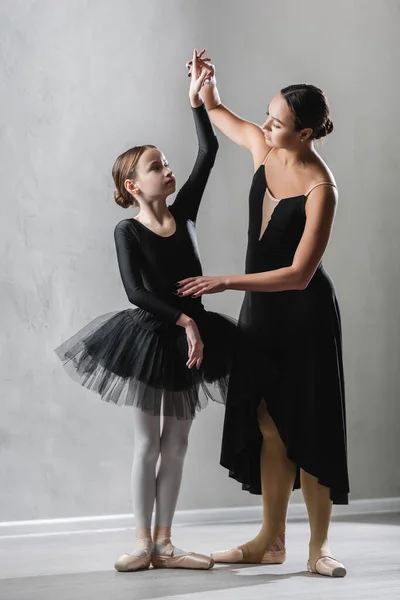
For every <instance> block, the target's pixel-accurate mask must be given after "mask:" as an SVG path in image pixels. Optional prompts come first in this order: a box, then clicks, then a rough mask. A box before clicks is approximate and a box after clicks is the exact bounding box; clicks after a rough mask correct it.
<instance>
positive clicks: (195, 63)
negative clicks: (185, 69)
mask: <svg viewBox="0 0 400 600" xmlns="http://www.w3.org/2000/svg"><path fill="white" fill-rule="evenodd" d="M203 53H204V50H202V51H201V52H200V56H202V54H203ZM191 73H192V76H191V79H190V88H189V96H190V97H191V98H193V97H196V96H198V95H199V94H200V90H201V88H202V86H203V83H204V80H205V78H206V77H207V69H206V68H204V67H203V68H202V65H200V62H199V60H198V55H197V50H196V49H194V50H193V59H192V68H191Z"/></svg>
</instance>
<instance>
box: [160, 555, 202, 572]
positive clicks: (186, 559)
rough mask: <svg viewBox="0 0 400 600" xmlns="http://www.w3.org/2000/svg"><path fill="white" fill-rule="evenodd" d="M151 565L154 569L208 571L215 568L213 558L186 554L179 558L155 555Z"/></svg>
mask: <svg viewBox="0 0 400 600" xmlns="http://www.w3.org/2000/svg"><path fill="white" fill-rule="evenodd" d="M151 563H152V565H153V567H154V569H203V570H205V571H208V570H209V569H212V568H213V566H214V560H213V559H212V558H211V556H205V555H204V554H196V553H195V552H186V554H178V556H165V555H157V554H153V556H152V557H151Z"/></svg>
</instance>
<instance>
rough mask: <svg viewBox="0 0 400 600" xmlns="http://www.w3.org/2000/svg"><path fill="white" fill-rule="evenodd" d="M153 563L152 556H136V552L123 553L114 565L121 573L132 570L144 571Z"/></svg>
mask: <svg viewBox="0 0 400 600" xmlns="http://www.w3.org/2000/svg"><path fill="white" fill-rule="evenodd" d="M150 564H151V556H135V555H134V554H123V555H122V556H120V557H119V558H118V559H117V560H116V562H115V565H114V568H115V569H116V570H117V571H119V572H120V573H128V572H130V571H144V570H145V569H148V568H149V567H150Z"/></svg>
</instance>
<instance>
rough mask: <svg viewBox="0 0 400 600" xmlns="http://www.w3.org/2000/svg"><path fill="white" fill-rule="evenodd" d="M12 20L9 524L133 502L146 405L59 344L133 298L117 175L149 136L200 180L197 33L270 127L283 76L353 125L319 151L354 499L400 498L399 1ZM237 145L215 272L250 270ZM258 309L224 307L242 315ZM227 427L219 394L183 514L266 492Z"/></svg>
mask: <svg viewBox="0 0 400 600" xmlns="http://www.w3.org/2000/svg"><path fill="white" fill-rule="evenodd" d="M0 16H1V19H0V39H1V51H0V66H1V82H0V94H1V113H0V128H1V129H0V131H1V144H2V149H1V160H0V169H1V177H0V186H1V197H2V208H3V215H4V216H3V218H2V219H1V222H0V228H1V230H0V239H1V242H2V252H1V261H2V269H1V289H2V294H1V306H2V310H1V316H0V318H1V324H0V335H1V350H2V359H1V362H0V369H1V380H2V387H1V421H0V477H1V480H0V486H1V490H2V493H1V495H0V521H6V520H20V519H35V518H50V517H68V516H78V515H89V514H93V515H95V514H97V515H98V514H107V513H112V514H115V513H124V512H129V511H130V510H131V504H130V495H129V477H130V467H131V458H132V423H131V420H130V412H129V409H125V408H117V407H114V406H109V405H107V404H104V403H102V402H101V401H99V400H98V399H97V397H96V396H95V395H94V394H92V393H91V392H89V391H86V390H84V389H82V388H80V387H79V386H77V385H76V384H75V383H73V382H72V381H71V380H70V379H69V378H68V377H67V375H66V374H65V373H64V372H63V370H62V368H61V366H60V364H59V363H58V362H57V360H56V357H55V355H54V354H53V348H54V347H55V346H56V345H58V344H59V343H60V342H61V341H63V340H64V339H65V338H66V337H68V336H70V335H71V334H73V333H74V332H75V331H76V330H77V329H78V328H80V327H81V326H83V325H85V324H86V323H87V322H88V321H89V320H90V319H92V318H94V317H95V316H97V315H99V314H102V313H105V312H109V311H112V310H115V309H119V308H121V309H122V308H124V307H126V306H127V300H126V298H125V296H124V292H123V289H122V286H121V283H120V280H119V276H118V272H117V267H116V260H115V251H114V247H113V235H112V231H113V227H114V224H115V223H116V222H117V221H118V220H119V219H121V218H124V217H126V216H127V214H126V213H125V212H123V211H122V210H121V209H120V208H119V207H117V206H116V205H115V204H113V200H112V191H113V185H112V181H111V177H110V168H111V165H112V163H113V160H114V158H115V157H116V155H117V154H118V153H120V152H121V151H122V150H124V149H125V148H127V147H129V146H131V145H133V144H136V143H145V142H151V143H154V144H157V145H159V146H160V147H161V148H162V149H163V151H164V152H165V154H166V155H167V157H168V159H169V161H170V163H171V165H172V167H173V169H174V171H175V173H176V175H177V178H178V181H180V182H183V181H184V178H185V176H186V175H187V173H188V171H189V169H190V167H191V164H192V161H193V158H194V156H195V151H196V145H195V136H194V132H193V127H192V123H191V114H190V110H189V106H188V100H187V86H188V79H187V77H186V73H185V68H184V63H185V60H187V58H188V57H189V56H190V53H191V49H192V47H193V45H196V46H198V47H201V46H203V45H206V46H207V48H208V49H209V53H210V54H211V56H212V57H213V59H214V61H215V63H216V66H217V73H218V79H219V85H220V90H221V92H222V96H223V100H224V102H225V103H226V104H227V105H228V106H230V107H231V108H232V109H233V110H235V111H236V112H238V113H239V114H241V115H243V116H245V117H247V118H250V119H252V120H255V121H258V122H261V121H262V120H263V117H264V112H265V108H266V105H267V103H268V100H269V99H270V98H271V96H272V95H273V94H274V93H276V91H277V90H279V89H280V87H282V86H283V85H286V84H289V83H294V82H298V81H307V82H312V83H315V84H316V85H319V86H321V87H322V88H324V89H325V91H326V92H327V95H328V97H329V99H330V103H331V107H332V114H333V119H334V121H335V124H336V130H335V132H334V133H333V134H332V136H330V138H329V141H327V143H326V144H325V145H324V146H322V148H321V152H322V154H323V155H324V156H325V157H326V158H327V160H328V161H329V164H330V166H331V168H332V169H333V171H334V173H335V175H336V177H337V181H338V184H339V187H340V197H341V201H340V209H339V212H338V216H337V220H336V225H335V230H334V234H333V238H332V242H331V245H330V248H329V250H328V253H327V257H326V260H325V264H326V266H327V267H328V270H329V271H330V273H331V275H332V276H333V279H334V281H335V283H336V286H337V291H338V295H339V298H340V301H341V307H342V314H343V325H344V350H345V367H346V378H347V403H348V432H349V459H350V471H351V476H352V492H353V495H352V497H353V498H368V497H390V496H399V495H400V483H399V478H398V468H397V467H398V465H397V460H396V457H398V456H399V450H400V442H399V438H398V436H397V427H398V423H399V422H400V407H399V402H398V388H399V380H400V376H399V369H398V355H399V346H400V341H399V311H398V293H399V282H398V265H397V261H398V258H397V257H398V255H399V245H400V244H399V233H400V231H399V229H400V225H399V223H400V208H399V202H398V190H399V189H400V176H399V169H398V157H399V154H400V153H399V150H400V141H399V135H398V97H399V91H400V89H399V84H398V77H397V73H398V65H399V63H400V60H399V59H400V49H399V45H398V42H397V40H396V33H398V31H399V25H400V4H399V2H398V1H391V0H381V1H380V2H379V3H378V2H372V1H370V2H369V1H362V0H358V1H348V0H340V1H338V0H336V1H335V2H327V1H326V2H320V1H318V0H303V1H302V2H298V1H297V0H284V1H282V0H281V1H279V2H278V1H270V2H265V1H264V0H260V1H249V0H247V2H237V1H236V2H233V1H229V2H228V1H227V0H225V1H221V0H220V1H218V2H213V1H212V0H201V1H192V2H188V1H187V0H181V1H178V0H174V1H172V0H169V1H168V2H159V1H155V0H150V1H149V0H147V1H146V2H139V1H132V0H130V1H128V0H113V1H112V2H111V0H110V1H108V2H107V1H105V0H88V1H86V2H81V1H78V0H68V1H67V0H60V1H58V2H52V1H50V0H38V1H29V0H18V1H17V0H2V2H1V3H0ZM220 141H221V144H220V154H219V157H218V159H217V164H216V167H215V170H214V173H213V175H212V178H211V181H210V184H209V186H208V188H207V192H206V195H205V198H204V202H203V205H202V209H201V214H200V218H199V223H198V234H199V241H200V247H201V251H202V258H203V264H204V270H205V272H206V273H209V274H221V273H224V272H242V271H243V262H244V252H245V241H246V229H247V195H248V188H249V183H250V179H251V175H252V165H251V160H250V157H249V156H248V155H247V154H246V153H245V152H244V151H243V150H241V149H240V148H238V147H235V146H233V144H231V143H230V142H228V141H227V140H225V139H222V138H221V136H220ZM216 257H218V260H216ZM240 302H241V294H239V293H235V292H229V293H226V294H224V295H219V296H214V297H209V298H207V299H206V305H207V306H208V307H210V308H212V309H215V310H220V311H223V312H225V313H228V314H231V315H233V316H237V313H238V309H239V306H240ZM322 400H323V399H322ZM222 419H223V411H222V409H221V407H220V406H214V405H212V406H211V405H210V406H209V408H208V410H207V411H205V412H204V413H202V414H201V415H200V416H199V417H198V419H197V421H196V423H195V426H194V428H193V432H192V434H191V442H190V447H189V453H188V458H187V463H186V470H185V477H184V483H183V488H182V493H181V497H180V502H179V507H178V508H181V509H192V508H206V507H220V506H238V505H247V504H254V503H258V502H259V499H258V498H254V497H250V496H249V495H248V494H245V493H244V492H241V491H240V489H239V486H238V485H237V484H236V483H234V482H232V481H230V480H228V478H227V476H226V473H225V471H224V470H223V469H222V468H221V467H220V466H219V465H218V458H219V443H220V434H221V426H222ZM298 498H299V495H298V494H296V495H295V499H298Z"/></svg>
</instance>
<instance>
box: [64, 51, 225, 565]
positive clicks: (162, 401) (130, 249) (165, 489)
mask: <svg viewBox="0 0 400 600" xmlns="http://www.w3.org/2000/svg"><path fill="white" fill-rule="evenodd" d="M193 64H194V75H193V78H192V81H191V85H190V91H189V96H190V102H191V106H192V111H193V117H194V121H195V126H196V131H197V136H198V143H199V149H198V155H197V159H196V162H195V165H194V168H193V170H192V172H191V174H190V176H189V178H188V180H187V181H186V183H185V185H184V186H183V187H182V189H181V190H180V191H179V193H178V194H177V196H176V199H175V202H174V203H173V204H172V205H171V206H169V207H168V206H167V204H166V200H167V198H168V196H170V194H172V193H173V192H174V191H175V177H174V175H173V174H172V171H171V169H170V168H169V165H168V163H167V161H166V158H165V156H164V155H163V154H162V152H161V151H160V150H159V149H158V148H156V147H154V146H150V145H147V146H136V147H135V148H132V149H131V150H128V151H126V152H125V153H124V154H122V155H121V156H119V157H118V158H117V160H116V161H115V164H114V167H113V178H114V182H115V186H116V192H115V200H116V202H117V203H118V204H119V205H120V206H122V207H123V208H128V207H130V206H138V207H139V213H138V214H137V216H136V217H133V218H127V219H124V220H122V221H121V222H120V223H118V225H117V226H116V228H115V243H116V250H117V257H118V263H119V269H120V273H121V278H122V282H123V285H124V287H125V290H126V293H127V296H128V299H129V300H130V301H131V302H132V303H133V304H135V305H136V306H137V307H138V308H137V309H127V310H124V311H119V312H115V313H109V314H107V315H103V316H101V317H98V318H97V319H95V320H94V321H93V322H92V323H90V324H89V325H88V326H86V327H85V328H84V329H83V330H81V331H79V332H78V333H77V334H76V335H75V336H74V337H73V338H71V339H70V340H68V341H67V342H65V343H64V344H62V345H61V346H60V347H59V348H57V350H56V352H57V355H58V356H59V357H60V359H61V360H62V362H63V364H64V366H65V367H66V369H67V370H68V371H69V372H70V373H71V374H72V375H73V376H74V378H75V379H76V378H77V377H78V380H79V382H80V383H81V384H82V385H84V386H85V387H87V388H89V389H91V390H94V391H96V392H98V393H99V394H100V395H101V398H102V399H103V400H105V401H107V402H110V403H114V404H118V405H131V406H132V412H133V422H134V461H133V467H132V501H133V508H134V516H135V525H136V545H135V547H134V548H133V550H132V551H131V552H130V553H129V554H124V555H122V556H121V557H120V558H119V559H118V560H117V561H116V563H115V568H116V569H117V570H118V571H137V570H140V569H147V568H148V567H149V566H150V564H152V565H153V567H155V568H189V569H210V568H211V567H212V566H213V564H214V561H213V559H212V558H211V557H210V556H204V555H201V554H195V553H193V552H186V551H184V550H181V549H179V548H176V547H175V546H173V544H172V542H171V525H172V520H173V517H174V512H175V508H176V504H177V500H178V494H179V489H180V485H181V479H182V470H183V463H184V458H185V454H186V449H187V444H188V437H189V432H190V428H191V425H192V421H193V417H194V416H195V412H196V410H198V409H201V408H202V407H203V406H204V403H202V402H201V398H200V395H199V392H200V390H203V391H204V392H205V394H206V395H207V396H208V397H210V398H213V399H218V396H217V397H216V398H214V396H213V394H212V392H211V391H210V390H209V389H208V387H207V384H208V383H214V384H216V386H217V387H218V388H219V391H220V394H222V399H223V397H224V395H225V394H226V390H227V382H228V375H229V369H230V364H231V354H232V349H233V347H234V343H235V339H236V325H235V324H234V323H233V321H231V320H229V319H227V318H225V317H223V316H221V315H219V314H217V313H212V312H208V311H206V310H205V309H204V307H203V305H202V302H201V299H199V298H182V297H180V296H179V295H178V294H177V291H176V289H177V288H176V281H177V280H179V279H182V278H184V277H188V276H189V275H192V274H193V273H194V274H198V275H200V274H201V272H202V270H201V264H200V258H199V251H198V246H197V241H196V228H195V223H196V217H197V212H198V209H199V204H200V201H201V198H202V195H203V192H204V189H205V186H206V183H207V180H208V177H209V174H210V171H211V169H212V167H213V165H214V161H215V156H216V154H217V150H218V141H217V138H216V136H215V134H214V132H213V129H212V126H211V123H210V121H209V118H208V114H207V111H206V109H205V106H204V104H203V101H202V98H201V96H200V89H201V86H202V83H203V81H204V77H205V74H206V71H203V72H202V73H200V71H199V70H198V68H197V55H196V52H195V53H194V55H193ZM161 416H162V417H163V427H162V431H161ZM159 459H160V466H159V470H158V473H156V464H157V462H158V460H159ZM154 504H155V508H156V510H155V524H154V525H155V526H154V532H153V535H152V533H151V521H152V513H153V508H154Z"/></svg>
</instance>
